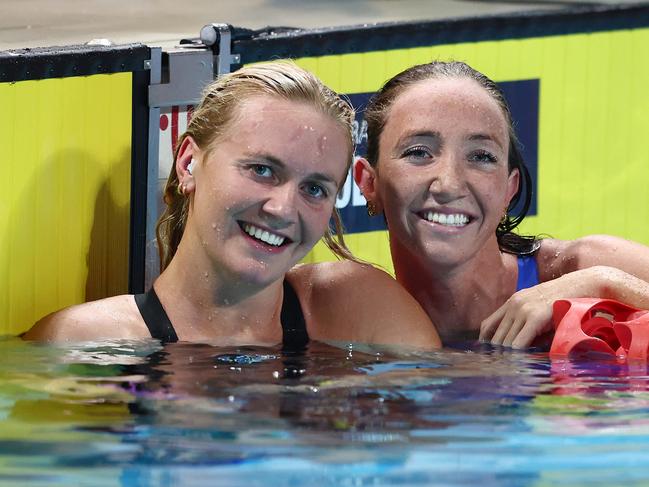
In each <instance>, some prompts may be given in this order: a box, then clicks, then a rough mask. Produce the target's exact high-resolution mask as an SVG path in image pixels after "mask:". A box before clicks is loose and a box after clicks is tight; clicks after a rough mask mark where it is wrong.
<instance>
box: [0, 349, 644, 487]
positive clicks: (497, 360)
mask: <svg viewBox="0 0 649 487" xmlns="http://www.w3.org/2000/svg"><path fill="white" fill-rule="evenodd" d="M463 348H464V349H447V350H443V351H440V352H436V353H429V354H410V355H399V356H397V355H395V354H394V353H392V352H390V353H388V352H381V351H371V352H368V351H366V352H361V351H359V350H357V349H355V348H354V347H351V348H347V347H345V348H343V349H340V348H334V347H331V346H327V345H324V344H312V345H311V346H310V348H309V350H308V351H307V352H306V353H305V354H297V355H293V356H291V355H287V354H283V353H282V352H281V351H280V350H272V349H262V348H239V349H233V348H229V349H224V348H214V347H210V346H203V345H187V344H174V345H169V346H167V347H165V348H162V347H160V346H159V345H157V344H156V343H155V342H153V341H140V342H116V343H109V344H103V345H101V346H90V345H88V346H83V347H81V346H76V347H52V346H43V345H34V344H29V343H23V342H21V341H19V340H15V339H8V340H5V341H1V342H0V363H1V366H0V375H1V379H2V380H1V381H0V417H1V418H2V419H1V421H2V423H1V425H2V426H1V428H0V465H1V467H0V485H93V486H95V485H98V486H103V485H206V484H210V485H228V486H234V485H242V486H243V485H246V486H250V485H287V486H288V485H448V484H454V485H462V484H465V485H474V484H476V483H477V482H480V483H481V484H483V485H550V484H551V485H561V484H571V485H572V484H575V483H577V484H583V483H591V484H600V485H610V484H619V483H620V482H622V481H624V482H625V483H628V484H634V483H640V484H644V483H646V481H647V480H648V479H649V470H647V469H646V464H647V462H646V461H647V460H648V459H649V453H647V452H649V375H648V371H647V366H646V365H645V364H641V365H640V364H635V365H634V364H630V365H626V364H619V363H617V362H615V361H610V360H609V361H604V360H590V361H580V362H577V361H570V360H564V361H550V360H549V358H548V357H547V354H544V353H529V352H528V353H523V352H511V351H507V350H504V349H492V348H490V347H485V346H477V345H472V344H465V345H464V347H463Z"/></svg>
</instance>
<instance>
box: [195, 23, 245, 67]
mask: <svg viewBox="0 0 649 487" xmlns="http://www.w3.org/2000/svg"><path fill="white" fill-rule="evenodd" d="M200 37H201V42H202V43H203V44H205V45H206V46H208V47H211V48H212V50H214V48H215V46H216V45H217V44H218V48H219V52H218V54H217V55H216V59H217V62H216V70H215V71H214V76H215V77H217V76H220V75H222V74H225V73H229V72H230V68H231V67H232V65H233V64H239V63H240V62H241V56H240V55H239V54H232V26H230V25H229V24H207V25H204V26H203V28H202V29H201V34H200Z"/></svg>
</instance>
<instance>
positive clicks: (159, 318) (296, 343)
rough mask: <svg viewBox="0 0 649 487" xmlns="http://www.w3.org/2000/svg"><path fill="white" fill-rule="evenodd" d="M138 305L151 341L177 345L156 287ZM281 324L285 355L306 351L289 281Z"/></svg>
mask: <svg viewBox="0 0 649 487" xmlns="http://www.w3.org/2000/svg"><path fill="white" fill-rule="evenodd" d="M135 304H137V307H138V309H139V310H140V314H141V315H142V319H144V323H146V326H147V328H148V329H149V333H151V337H153V338H156V339H158V340H160V341H161V342H162V343H172V342H177V341H178V335H176V330H174V327H173V325H172V324H171V321H170V320H169V317H168V316H167V313H166V312H165V310H164V308H163V307H162V304H161V303H160V300H159V299H158V295H157V294H156V292H155V290H154V289H153V287H151V289H149V290H148V291H147V292H146V293H144V294H136V295H135ZM280 321H281V322H282V332H283V340H282V344H283V347H282V349H283V350H284V351H285V352H298V351H301V350H304V348H305V347H306V345H307V343H309V334H308V333H307V331H306V322H305V321H304V314H303V313H302V307H301V306H300V300H299V299H298V297H297V294H295V290H294V289H293V287H292V286H291V285H290V284H289V283H288V281H286V280H285V281H284V300H283V301H282V312H281V315H280Z"/></svg>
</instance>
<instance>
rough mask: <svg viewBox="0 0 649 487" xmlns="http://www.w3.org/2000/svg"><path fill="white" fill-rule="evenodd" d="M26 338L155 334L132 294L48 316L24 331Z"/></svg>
mask: <svg viewBox="0 0 649 487" xmlns="http://www.w3.org/2000/svg"><path fill="white" fill-rule="evenodd" d="M22 338H24V339H25V340H37V341H47V342H84V341H94V340H111V339H134V338H151V335H150V334H149V331H148V329H147V327H146V325H145V324H144V321H143V320H142V317H141V315H140V313H139V312H138V310H137V306H136V304H135V300H134V299H133V296H132V295H130V294H125V295H121V296H114V297H111V298H106V299H100V300H98V301H92V302H89V303H83V304H79V305H76V306H70V307H69V308H65V309H62V310H60V311H56V312H54V313H52V314H49V315H47V316H45V317H44V318H42V319H40V320H39V321H37V322H36V324H35V325H34V326H33V327H32V328H31V329H30V330H29V331H27V332H26V333H24V334H23V335H22Z"/></svg>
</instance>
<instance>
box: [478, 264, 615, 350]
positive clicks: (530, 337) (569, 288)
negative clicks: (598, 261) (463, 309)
mask: <svg viewBox="0 0 649 487" xmlns="http://www.w3.org/2000/svg"><path fill="white" fill-rule="evenodd" d="M607 272H608V268H604V267H590V268H588V269H582V270H578V271H574V272H570V273H568V274H564V275H563V276H561V277H558V278H556V279H552V280H551V281H546V282H543V283H541V284H537V285H536V286H533V287H531V288H528V289H523V290H521V291H518V292H517V293H515V294H513V295H512V296H511V297H510V298H509V299H508V300H507V301H505V303H504V304H503V305H502V306H501V307H500V308H498V309H497V310H496V311H494V312H493V313H492V314H491V315H490V316H489V317H488V318H486V319H485V320H484V321H483V322H482V323H481V325H480V340H482V341H486V342H491V343H492V344H494V345H504V346H507V347H513V348H527V347H530V346H532V343H533V342H534V340H535V339H536V338H537V337H538V336H540V335H543V334H545V333H547V332H550V331H553V330H554V327H553V324H552V306H553V304H554V302H555V301H556V300H558V299H570V298H585V297H594V298H603V297H611V296H605V295H603V294H608V293H607V292H606V285H602V283H605V282H606V280H607V275H606V274H607ZM609 278H610V276H609Z"/></svg>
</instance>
